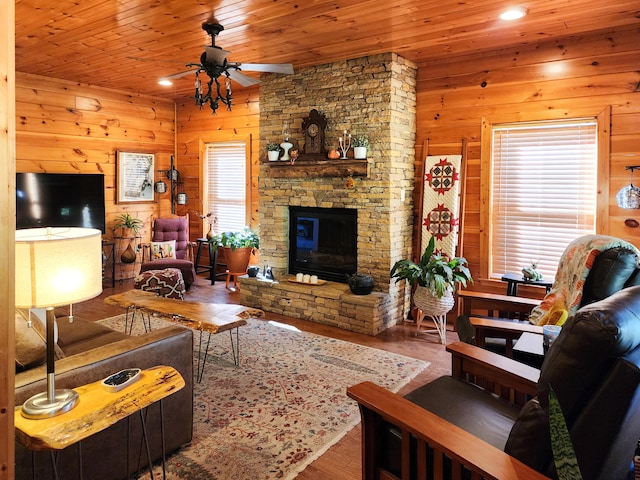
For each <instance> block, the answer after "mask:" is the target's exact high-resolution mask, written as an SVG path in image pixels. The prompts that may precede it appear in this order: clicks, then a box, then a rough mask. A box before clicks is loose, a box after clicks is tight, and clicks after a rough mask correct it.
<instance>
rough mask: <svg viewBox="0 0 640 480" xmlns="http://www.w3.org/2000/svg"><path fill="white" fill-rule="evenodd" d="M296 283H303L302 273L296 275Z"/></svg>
mask: <svg viewBox="0 0 640 480" xmlns="http://www.w3.org/2000/svg"><path fill="white" fill-rule="evenodd" d="M296 281H298V282H301V281H302V273H296Z"/></svg>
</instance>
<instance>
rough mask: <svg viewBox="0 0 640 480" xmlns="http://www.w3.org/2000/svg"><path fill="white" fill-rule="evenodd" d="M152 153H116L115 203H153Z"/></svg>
mask: <svg viewBox="0 0 640 480" xmlns="http://www.w3.org/2000/svg"><path fill="white" fill-rule="evenodd" d="M154 160H155V155H154V154H153V153H132V152H118V153H117V164H116V174H117V182H116V203H142V202H153V201H154V192H153V164H154Z"/></svg>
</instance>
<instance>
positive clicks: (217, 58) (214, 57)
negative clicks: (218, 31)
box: [204, 45, 231, 65]
mask: <svg viewBox="0 0 640 480" xmlns="http://www.w3.org/2000/svg"><path fill="white" fill-rule="evenodd" d="M204 51H205V52H207V62H213V63H216V64H217V65H222V64H223V63H224V61H225V59H226V58H227V55H229V54H230V53H231V52H228V51H227V50H223V49H221V48H219V47H212V46H210V45H205V47H204Z"/></svg>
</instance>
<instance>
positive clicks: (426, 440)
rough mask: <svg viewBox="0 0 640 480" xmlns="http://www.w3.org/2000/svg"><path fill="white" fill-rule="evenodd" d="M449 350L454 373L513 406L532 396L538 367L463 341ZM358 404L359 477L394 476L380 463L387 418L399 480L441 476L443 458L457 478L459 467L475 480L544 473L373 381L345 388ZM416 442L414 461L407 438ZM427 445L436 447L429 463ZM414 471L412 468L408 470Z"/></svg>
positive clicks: (387, 479) (383, 479)
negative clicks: (396, 434)
mask: <svg viewBox="0 0 640 480" xmlns="http://www.w3.org/2000/svg"><path fill="white" fill-rule="evenodd" d="M447 351H448V352H450V353H451V361H452V375H453V376H454V377H457V378H464V379H465V380H467V381H472V382H473V383H476V384H478V385H480V386H482V387H484V388H488V389H490V390H491V391H492V392H494V393H496V394H498V395H499V396H501V397H502V398H505V399H507V400H508V401H510V402H512V403H513V404H514V405H517V406H521V405H523V404H524V403H525V401H526V399H527V398H529V397H530V396H534V395H535V394H536V384H537V381H538V378H539V375H540V372H539V370H537V369H535V368H533V367H529V366H527V365H524V364H521V363H519V362H516V361H514V360H511V359H509V358H506V357H504V356H501V355H497V354H495V353H492V352H489V351H487V350H483V349H481V348H478V347H475V346H473V345H469V344H466V343H462V342H457V343H453V344H451V345H449V346H447ZM347 395H348V396H349V397H351V398H353V399H354V400H356V401H357V402H358V405H359V407H360V413H361V416H362V478H363V479H364V480H398V477H396V476H395V475H393V474H391V473H390V472H388V471H386V470H384V469H383V468H382V466H381V465H380V464H379V455H377V454H376V452H377V451H378V448H379V445H378V441H379V440H378V438H379V437H380V436H379V430H380V428H383V424H384V423H385V422H388V423H391V424H393V425H395V426H396V427H397V428H398V429H399V430H400V431H401V432H402V448H401V456H402V458H401V465H402V474H401V477H400V478H401V479H402V480H408V479H409V478H412V475H415V478H418V479H426V478H427V471H432V472H433V478H434V479H443V478H445V472H444V458H445V457H448V458H449V459H450V460H451V465H452V472H451V477H450V478H452V479H454V480H456V479H459V478H460V472H461V467H462V466H464V467H465V468H467V469H469V470H470V471H471V472H472V474H471V478H472V479H473V480H479V479H481V478H484V479H495V480H516V479H522V478H527V479H531V480H538V479H546V478H548V477H546V476H544V475H542V474H540V473H539V472H537V471H535V470H533V469H531V468H529V467H528V466H526V465H525V464H523V463H521V462H520V461H518V460H516V459H515V458H513V457H511V456H509V455H507V454H506V453H504V452H503V451H501V450H499V449H497V448H495V447H493V446H492V445H489V444H488V443H486V442H484V441H483V440H481V439H479V438H477V437H475V436H473V435H471V434H470V433H468V432H466V431H464V430H462V429H460V428H459V427H457V426H455V425H453V424H451V423H449V422H447V421H446V420H443V419H442V418H440V417H438V416H437V415H435V414H433V413H431V412H429V411H427V410H425V409H423V408H421V407H419V406H418V405H416V404H414V403H412V402H410V401H408V400H406V399H404V398H403V397H402V396H400V395H398V394H395V393H392V392H390V391H389V390H386V389H384V388H382V387H380V386H378V385H375V384H373V383H371V382H363V383H360V384H357V385H354V386H352V387H350V388H348V389H347ZM412 439H415V442H416V443H417V450H416V451H417V459H416V460H415V462H414V461H413V460H412V458H411V443H412V442H411V440H412ZM427 447H430V448H432V449H433V451H434V455H433V462H429V461H428V458H427ZM412 470H415V472H412Z"/></svg>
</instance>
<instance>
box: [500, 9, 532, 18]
mask: <svg viewBox="0 0 640 480" xmlns="http://www.w3.org/2000/svg"><path fill="white" fill-rule="evenodd" d="M526 14H527V9H526V8H524V7H512V8H509V9H508V10H505V11H504V12H502V13H501V14H500V20H518V19H520V18H522V17H524V16H525V15H526Z"/></svg>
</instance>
